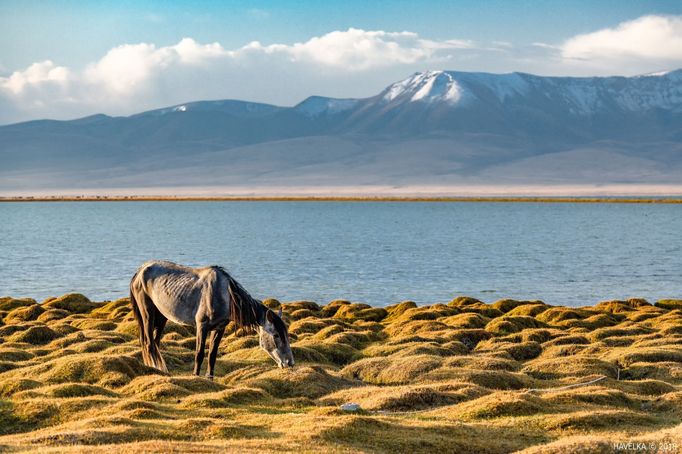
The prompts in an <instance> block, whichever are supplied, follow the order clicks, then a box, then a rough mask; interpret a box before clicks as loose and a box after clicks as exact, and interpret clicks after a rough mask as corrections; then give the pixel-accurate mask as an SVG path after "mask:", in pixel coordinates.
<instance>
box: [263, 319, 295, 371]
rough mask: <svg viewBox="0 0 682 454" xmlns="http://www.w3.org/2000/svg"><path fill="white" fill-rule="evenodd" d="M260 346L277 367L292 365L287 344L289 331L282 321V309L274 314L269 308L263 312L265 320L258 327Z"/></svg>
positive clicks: (292, 360)
mask: <svg viewBox="0 0 682 454" xmlns="http://www.w3.org/2000/svg"><path fill="white" fill-rule="evenodd" d="M258 334H259V337H260V346H261V348H262V349H263V350H265V351H266V352H267V353H268V355H270V357H271V358H272V359H274V360H275V362H276V363H277V365H278V366H279V367H293V365H294V355H293V354H292V353H291V346H290V345H289V332H288V331H287V327H286V325H285V324H284V321H282V309H281V308H280V310H279V314H275V313H274V312H272V311H271V310H270V309H268V310H267V311H266V312H265V320H264V321H263V324H262V325H260V326H259V327H258Z"/></svg>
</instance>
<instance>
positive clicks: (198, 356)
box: [194, 323, 208, 375]
mask: <svg viewBox="0 0 682 454" xmlns="http://www.w3.org/2000/svg"><path fill="white" fill-rule="evenodd" d="M207 334H208V326H207V325H206V324H205V323H197V346H196V349H195V351H194V375H199V372H200V371H201V363H202V362H203V361H204V351H205V349H206V335H207Z"/></svg>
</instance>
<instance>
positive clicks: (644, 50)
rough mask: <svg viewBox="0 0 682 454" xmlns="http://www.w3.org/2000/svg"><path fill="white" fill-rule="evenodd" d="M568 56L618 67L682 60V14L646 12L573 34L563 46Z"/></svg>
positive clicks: (655, 64) (603, 65)
mask: <svg viewBox="0 0 682 454" xmlns="http://www.w3.org/2000/svg"><path fill="white" fill-rule="evenodd" d="M560 50H561V56H562V57H563V58H564V59H566V60H569V61H570V60H573V61H576V62H578V63H584V64H586V65H590V66H595V67H609V66H611V67H613V66H612V65H613V64H614V63H615V64H616V65H618V66H617V68H618V69H620V68H622V67H626V66H627V65H630V67H633V66H634V67H641V66H642V65H643V64H645V65H649V67H651V66H665V65H679V64H680V63H682V16H653V15H651V16H643V17H640V18H638V19H635V20H632V21H628V22H623V23H621V24H619V25H618V26H616V27H614V28H605V29H603V30H598V31H596V32H592V33H587V34H583V35H578V36H574V37H573V38H571V39H569V40H567V41H565V42H564V43H563V44H562V45H561V46H560Z"/></svg>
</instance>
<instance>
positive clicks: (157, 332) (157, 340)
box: [152, 306, 168, 372]
mask: <svg viewBox="0 0 682 454" xmlns="http://www.w3.org/2000/svg"><path fill="white" fill-rule="evenodd" d="M153 310H154V335H153V337H152V339H154V345H153V346H152V354H153V356H154V358H155V361H156V364H157V366H156V367H157V368H158V369H160V370H162V371H164V372H168V367H167V366H166V361H165V360H164V359H163V356H162V355H161V349H160V345H161V338H162V337H163V329H164V328H165V327H166V322H167V321H168V319H167V318H166V317H164V316H163V314H162V313H161V312H159V310H158V309H157V308H156V306H154V309H153Z"/></svg>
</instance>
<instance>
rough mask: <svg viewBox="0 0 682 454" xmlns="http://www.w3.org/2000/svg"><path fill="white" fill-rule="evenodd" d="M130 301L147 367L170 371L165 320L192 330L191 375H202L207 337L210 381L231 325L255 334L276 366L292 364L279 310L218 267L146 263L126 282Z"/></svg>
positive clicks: (158, 261) (286, 333)
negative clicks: (162, 348) (161, 348)
mask: <svg viewBox="0 0 682 454" xmlns="http://www.w3.org/2000/svg"><path fill="white" fill-rule="evenodd" d="M130 303H131V305H132V308H133V314H134V316H135V320H136V321H137V323H138V325H139V328H140V344H141V346H142V359H143V361H144V363H145V364H146V365H147V366H151V367H154V368H156V369H159V370H161V371H163V372H168V367H167V366H166V362H165V361H164V359H163V356H161V352H160V351H159V345H160V343H161V338H162V337H163V329H164V327H165V326H166V322H167V321H168V320H171V321H173V322H175V323H179V324H182V325H188V326H193V327H195V328H196V349H195V354H194V375H199V373H200V371H201V363H202V362H203V359H204V352H205V344H206V339H207V337H208V336H209V334H210V346H209V354H208V368H207V372H206V376H207V377H208V378H209V379H211V380H212V379H213V373H214V370H215V362H216V357H217V355H218V346H219V345H220V341H221V340H222V338H223V334H224V333H225V328H226V327H227V325H228V323H229V322H230V321H232V322H234V325H235V327H236V329H239V328H241V329H242V330H243V331H244V332H246V333H253V332H254V331H255V332H257V333H258V335H259V343H260V346H261V348H262V349H263V350H265V351H266V352H267V353H268V355H270V357H271V358H272V359H273V360H274V361H275V362H276V363H277V364H278V365H279V367H282V368H284V367H293V366H294V357H293V354H292V353H291V346H290V345H289V332H288V330H287V327H286V325H285V324H284V322H283V321H282V309H281V308H280V310H279V313H277V314H275V313H274V312H273V311H272V310H270V309H269V308H268V307H266V306H265V305H263V303H262V302H260V301H258V300H256V299H255V298H253V297H252V296H251V295H249V293H248V292H247V291H246V290H244V288H243V287H242V286H241V285H240V284H239V283H238V282H237V281H236V280H235V279H234V278H233V277H232V276H230V274H229V273H228V272H227V271H226V270H225V269H224V268H222V267H220V266H207V267H202V268H190V267H187V266H182V265H178V264H176V263H173V262H168V261H161V260H155V261H150V262H146V263H144V264H142V265H141V266H140V268H138V270H137V271H136V272H135V274H134V275H133V277H132V279H131V280H130Z"/></svg>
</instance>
